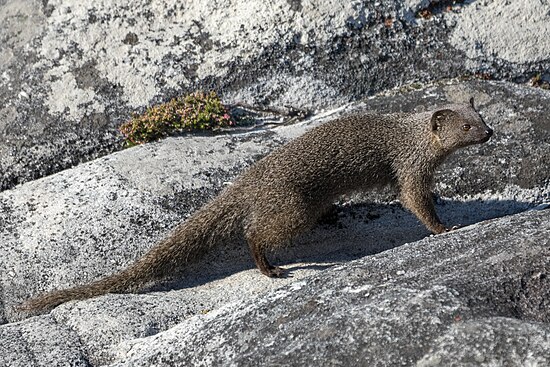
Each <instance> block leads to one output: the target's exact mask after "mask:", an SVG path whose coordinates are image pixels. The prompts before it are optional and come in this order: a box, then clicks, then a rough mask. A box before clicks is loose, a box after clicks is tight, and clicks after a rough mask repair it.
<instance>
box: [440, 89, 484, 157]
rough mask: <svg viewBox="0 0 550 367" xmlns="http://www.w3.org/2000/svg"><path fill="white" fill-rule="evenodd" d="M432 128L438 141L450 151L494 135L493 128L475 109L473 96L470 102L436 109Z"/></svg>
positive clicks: (479, 142)
mask: <svg viewBox="0 0 550 367" xmlns="http://www.w3.org/2000/svg"><path fill="white" fill-rule="evenodd" d="M431 128H432V132H433V134H434V135H435V138H436V141H437V142H438V143H439V144H440V145H441V146H442V147H443V148H444V149H445V150H450V151H453V150H456V149H458V148H461V147H465V146H468V145H472V144H481V143H485V142H486V141H488V140H489V139H490V138H491V136H492V135H493V130H492V129H491V128H489V127H488V126H487V125H486V124H485V121H483V119H482V118H481V116H480V115H479V113H478V112H477V111H476V110H475V109H474V101H473V98H472V99H470V104H464V105H449V106H446V107H444V108H442V109H439V110H436V111H435V112H434V113H433V114H432V117H431Z"/></svg>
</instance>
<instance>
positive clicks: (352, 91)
mask: <svg viewBox="0 0 550 367" xmlns="http://www.w3.org/2000/svg"><path fill="white" fill-rule="evenodd" d="M450 3H451V2H448V1H433V2H430V1H427V0H408V1H406V2H402V1H383V2H372V1H364V2H362V1H353V2H345V3H342V2H340V1H335V0H325V1H320V2H319V1H315V2H313V1H306V0H296V1H295V0H292V1H290V0H269V1H262V2H258V1H256V0H232V1H229V2H218V1H214V2H212V1H211V2H178V3H174V2H173V1H168V0H154V1H150V0H139V1H129V0H124V1H120V0H117V1H113V0H106V1H101V2H82V1H78V0H49V1H38V0H4V1H2V2H0V24H2V27H1V28H0V172H1V176H0V189H2V190H3V189H6V188H10V187H13V186H15V185H16V184H18V183H22V182H27V181H29V180H32V179H36V178H39V177H43V176H45V175H48V174H51V173H54V172H58V171H60V170H62V169H65V168H67V167H71V166H73V165H75V164H78V163H79V162H83V161H88V160H90V159H92V158H95V157H97V156H100V155H104V154H105V153H108V152H112V151H114V150H118V149H120V147H121V144H120V140H121V138H120V135H119V133H118V132H117V130H116V129H117V127H118V126H120V125H121V123H123V122H124V121H125V120H127V119H128V118H129V116H130V115H131V113H139V112H141V111H143V110H144V109H145V108H146V107H147V106H149V105H151V104H154V103H158V102H161V101H166V100H168V99H169V98H171V97H173V96H176V95H179V94H183V93H185V92H188V91H193V90H195V89H216V90H217V91H219V92H220V93H221V94H222V95H223V98H224V100H226V101H227V102H232V101H243V102H246V103H248V104H265V105H274V106H283V105H292V106H294V107H298V108H311V109H321V108H327V107H335V106H339V105H341V104H342V103H344V102H347V101H351V100H357V99H359V98H363V97H364V96H366V95H372V94H373V93H375V92H379V91H381V90H385V89H387V88H392V87H398V86H402V85H405V84H410V83H419V82H429V81H436V80H440V79H441V78H452V77H458V76H464V75H476V74H479V75H483V76H484V77H492V78H497V79H507V80H514V81H526V80H529V79H530V78H531V77H533V76H535V75H537V74H543V75H544V76H545V77H550V75H547V73H548V70H549V69H550V51H549V50H550V41H549V39H550V27H549V26H548V24H550V15H549V14H550V12H549V10H550V3H548V1H547V0H544V1H541V0H529V1H522V2H504V1H481V0H478V1H472V2H467V3H466V4H465V5H461V4H453V5H450ZM453 3H454V2H453ZM458 3H460V2H458ZM449 6H450V8H449ZM422 10H424V11H427V12H428V13H425V12H424V13H422V14H428V15H429V16H427V17H426V18H422V17H418V16H417V17H415V15H416V14H418V13H419V12H422ZM488 19H490V21H487V20H488Z"/></svg>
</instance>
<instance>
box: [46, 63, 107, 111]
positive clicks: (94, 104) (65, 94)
mask: <svg viewBox="0 0 550 367" xmlns="http://www.w3.org/2000/svg"><path fill="white" fill-rule="evenodd" d="M50 87H51V93H50V95H49V96H48V97H47V99H46V103H47V107H48V109H49V112H50V114H52V115H56V114H63V113H67V114H68V116H70V117H71V119H74V120H80V119H81V118H82V117H84V115H85V113H86V112H87V111H94V112H103V111H104V106H103V105H102V104H100V103H99V102H98V101H97V99H96V98H95V97H96V94H95V92H94V91H93V90H91V89H89V88H86V89H81V88H78V86H77V85H76V79H75V77H74V75H73V74H72V73H65V74H64V75H62V76H61V77H60V79H58V80H55V81H53V82H51V83H50Z"/></svg>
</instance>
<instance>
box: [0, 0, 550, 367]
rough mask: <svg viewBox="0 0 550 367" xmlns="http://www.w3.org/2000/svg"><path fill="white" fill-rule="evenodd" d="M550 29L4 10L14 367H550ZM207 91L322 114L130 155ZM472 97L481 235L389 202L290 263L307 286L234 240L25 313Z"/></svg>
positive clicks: (471, 188) (449, 4) (1, 272)
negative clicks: (206, 218) (296, 152)
mask: <svg viewBox="0 0 550 367" xmlns="http://www.w3.org/2000/svg"><path fill="white" fill-rule="evenodd" d="M549 24H550V3H549V2H548V1H546V0H544V1H543V0H529V1H522V2H510V1H487V0H472V1H446V0H440V1H428V0H407V1H395V0H389V1H377V2H372V1H351V2H339V1H333V0H324V1H316V2H312V1H306V0H300V1H294V0H292V1H290V0H269V1H263V2H260V1H254V0H231V1H223V2H221V1H209V2H206V1H184V2H173V1H167V0H137V1H132V2H130V1H113V0H105V1H101V2H79V1H76V0H47V1H37V0H0V191H1V192H0V367H2V366H10V367H11V366H13V367H18V366H67V365H70V366H150V365H156V366H173V365H198V366H200V365H204V366H217V365H222V366H223V365H227V366H229V365H231V366H249V365H274V366H309V365H326V366H338V365H342V366H352V365H365V366H394V365H395V366H409V365H417V366H500V365H502V366H547V365H549V364H550V326H549V325H550V315H549V311H548V310H549V309H550V307H549V306H550V304H549V299H550V281H549V279H550V278H549V273H550V262H549V259H550V256H549V255H550V242H549V241H550V240H549V237H548V233H550V210H549V209H548V207H549V205H550V114H549V113H548V111H549V107H550V91H549V90H547V89H544V86H545V85H546V84H545V83H547V82H548V81H549V80H550V79H549V78H550V75H549V74H548V70H550V27H549ZM535 76H536V77H537V79H536V80H537V83H534V82H532V81H531V80H532V78H533V77H535ZM196 89H214V90H216V91H218V92H219V93H220V94H221V96H222V99H223V100H224V101H225V102H231V103H232V102H243V103H245V104H248V105H253V106H271V107H273V108H288V107H289V106H290V107H294V108H301V109H307V110H311V111H312V112H313V113H312V114H311V116H309V117H308V118H307V119H305V120H303V121H300V122H298V123H296V124H291V125H284V126H278V127H276V128H261V129H255V130H252V131H244V132H243V131H242V130H240V131H237V130H235V131H231V132H225V133H222V134H217V135H213V134H205V133H203V134H196V135H193V136H180V137H172V138H168V139H165V140H163V141H159V142H155V143H150V144H145V145H143V146H138V147H133V148H129V149H124V150H121V146H122V144H121V137H120V135H119V133H118V132H117V127H118V126H119V125H120V124H121V123H122V122H124V121H125V120H126V119H128V117H129V116H130V115H131V113H139V112H142V111H144V110H145V109H146V108H147V106H150V105H152V104H154V103H158V102H163V101H166V100H168V99H170V98H171V97H174V96H177V95H180V94H183V93H186V92H190V91H194V90H196ZM470 97H474V100H475V105H476V107H477V109H478V110H479V112H480V114H481V115H482V117H483V119H484V120H485V121H486V122H487V124H488V125H489V126H490V127H491V128H493V129H494V131H495V135H494V136H493V137H492V138H491V140H490V141H488V142H487V143H484V144H481V145H476V146H471V147H468V148H466V149H463V150H460V151H459V152H457V153H455V154H453V155H452V156H451V157H449V159H448V160H447V161H446V162H445V163H444V164H443V165H442V166H441V168H440V169H439V170H438V172H437V175H436V183H435V196H436V210H437V212H438V214H439V215H440V217H441V218H442V220H443V221H444V222H445V223H446V224H448V225H449V226H453V225H460V226H462V227H463V228H461V229H459V230H456V231H452V232H450V233H446V234H443V235H438V236H430V235H429V233H428V231H427V230H426V229H425V228H424V227H423V226H422V225H421V224H420V223H419V222H418V221H417V219H416V218H415V217H414V216H413V215H412V214H410V213H409V212H407V211H405V210H403V209H402V207H401V205H400V204H399V202H398V201H397V200H396V199H397V198H396V196H395V193H393V192H391V191H389V190H388V189H382V190H380V191H376V192H369V193H363V194H358V195H354V196H350V197H345V198H342V199H341V201H340V202H338V203H336V204H337V205H335V209H334V211H333V212H332V213H331V215H330V216H327V217H326V218H324V220H323V221H322V223H319V225H318V226H317V227H316V228H314V229H313V230H312V231H310V232H308V233H305V234H303V235H301V236H299V237H298V238H296V239H294V240H293V241H292V243H291V244H289V247H288V248H285V249H281V250H279V251H276V252H273V253H271V254H269V258H270V260H272V262H273V263H275V264H277V265H282V266H283V267H284V268H285V269H287V271H288V274H289V276H287V277H285V278H281V279H270V278H267V277H265V276H263V275H261V274H260V273H259V272H258V271H257V270H256V269H255V268H254V264H253V261H252V259H251V257H250V254H249V251H248V249H247V246H246V245H245V244H244V242H243V241H242V240H241V239H235V240H233V241H228V243H226V244H225V245H224V246H220V247H219V248H217V249H214V250H213V251H212V252H210V253H208V254H206V255H205V257H204V258H203V259H202V260H200V261H199V262H198V263H196V264H193V265H191V266H189V267H188V268H186V269H182V270H181V271H180V272H179V273H177V274H174V275H173V277H172V278H170V279H166V280H165V281H162V282H158V283H155V284H150V285H149V286H148V288H146V289H144V290H143V291H142V292H140V293H138V294H108V295H105V296H101V297H97V298H94V299H89V300H84V301H78V302H76V301H73V302H67V303H65V304H62V305H60V306H58V307H56V308H55V309H53V310H52V311H50V312H46V313H44V314H36V315H34V314H26V313H23V312H20V311H19V310H17V308H16V307H17V305H19V304H20V303H21V302H22V301H24V300H25V299H27V298H29V297H31V296H34V295H38V294H40V293H43V292H47V291H51V290H54V289H60V288H66V287H70V286H74V285H77V284H85V283H88V282H90V281H92V280H94V279H97V278H99V277H102V276H105V275H107V274H112V273H114V272H116V271H119V270H121V269H123V268H124V267H126V266H127V265H128V264H131V263H133V262H134V261H135V260H136V259H137V258H139V257H140V256H141V255H142V254H144V253H145V252H146V251H147V250H148V249H150V248H151V247H152V246H153V245H154V244H156V243H157V242H158V241H159V240H160V239H162V238H163V237H164V236H166V235H167V234H168V233H169V232H170V230H171V229H172V228H173V227H174V226H176V225H177V224H178V223H179V222H181V221H182V220H185V218H187V217H188V216H189V215H191V214H192V213H193V212H194V211H196V210H197V209H198V208H199V207H201V206H202V205H203V204H204V203H205V202H207V201H208V200H209V199H210V198H212V197H214V196H215V195H216V194H217V193H218V192H219V191H220V190H222V189H223V187H225V186H227V185H230V184H231V182H232V181H233V180H234V178H235V177H236V176H237V175H238V174H239V173H240V172H241V171H242V170H243V169H245V168H246V167H248V166H250V165H251V164H253V162H255V161H256V160H258V159H260V158H261V157H263V156H265V155H266V154H268V153H269V152H270V151H272V150H273V149H276V148H277V147H279V146H281V145H282V144H284V143H285V142H287V141H288V140H290V139H292V138H294V137H296V136H298V135H300V134H303V133H304V132H305V131H307V130H308V129H310V128H312V127H314V126H317V125H319V124H322V123H326V122H328V121H330V120H331V119H333V118H336V117H338V116H341V115H343V114H349V113H361V112H362V111H365V110H376V111H380V112H398V111H424V110H426V109H431V108H433V107H434V106H437V105H443V104H446V103H449V102H451V103H465V102H467V101H468V100H469V99H470ZM274 118H276V117H274Z"/></svg>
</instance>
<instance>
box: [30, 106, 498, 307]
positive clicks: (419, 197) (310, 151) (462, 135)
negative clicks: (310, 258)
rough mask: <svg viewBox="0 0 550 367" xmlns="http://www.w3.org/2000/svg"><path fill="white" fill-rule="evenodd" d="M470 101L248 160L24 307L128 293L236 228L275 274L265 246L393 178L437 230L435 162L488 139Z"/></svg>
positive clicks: (345, 124)
mask: <svg viewBox="0 0 550 367" xmlns="http://www.w3.org/2000/svg"><path fill="white" fill-rule="evenodd" d="M492 134H493V131H492V130H491V129H490V128H489V127H487V125H486V124H485V123H484V121H483V119H482V118H481V116H480V115H479V114H478V113H477V112H476V111H475V109H474V107H473V101H470V104H460V105H456V104H453V105H447V106H444V107H442V108H438V109H435V110H432V111H428V112H422V113H408V114H406V113H401V114H388V115H381V114H373V113H365V114H355V115H350V116H346V117H341V118H338V119H336V120H333V121H330V122H327V123H325V124H322V125H320V126H318V127H315V128H313V129H311V130H310V131H308V132H306V133H305V134H303V135H302V136H299V137H297V138H296V139H294V140H292V141H290V142H289V143H287V144H285V145H283V146H282V147H280V148H278V149H276V150H275V151H273V152H272V153H271V154H269V155H267V156H266V157H264V158H263V159H261V160H259V161H258V162H256V163H255V164H253V165H252V166H250V167H249V168H248V169H247V170H246V171H245V172H244V173H243V174H242V175H241V176H240V177H238V178H237V179H236V180H235V182H234V183H233V184H232V185H230V186H228V187H227V188H226V189H225V190H224V191H222V192H221V193H220V195H219V196H217V197H216V198H214V199H213V200H212V201H210V202H209V203H208V204H206V205H205V206H203V207H202V208H201V209H199V210H198V211H197V212H196V213H195V214H194V215H192V216H191V217H190V218H188V219H187V220H186V221H184V222H183V223H181V224H179V225H178V226H177V227H176V228H175V229H174V231H173V232H172V233H171V234H170V235H169V236H168V237H167V238H166V239H164V240H163V241H161V242H160V243H159V244H157V245H156V246H154V247H153V248H152V249H151V250H150V251H149V252H148V253H146V254H145V255H144V256H143V257H141V258H140V259H138V260H137V261H136V262H135V263H134V264H132V265H130V266H129V267H127V268H126V269H125V270H122V271H121V272H119V273H115V274H114V275H111V276H107V277H105V278H103V279H99V280H97V281H94V282H92V283H90V284H88V285H83V286H77V287H74V288H69V289H65V290H59V291H54V292H51V293H46V294H44V295H42V296H39V297H37V298H34V299H30V300H28V301H27V302H26V303H24V304H23V305H22V306H21V308H22V309H24V310H40V309H48V308H52V307H54V306H56V305H58V304H60V303H63V302H65V301H68V300H73V299H84V298H89V297H94V296H98V295H101V294H105V293H117V292H130V291H134V290H137V289H139V288H140V287H142V286H143V285H144V284H145V283H147V282H149V281H151V280H156V279H160V278H163V277H165V276H167V275H169V274H170V273H171V272H173V271H174V270H175V269H176V268H179V267H181V266H182V265H185V264H187V263H189V262H190V261H193V260H195V259H197V258H198V257H200V256H201V255H202V254H204V253H205V252H206V251H208V250H209V249H210V248H211V247H213V246H215V245H217V244H219V243H221V242H223V241H227V240H228V239H230V238H231V237H232V236H233V235H235V234H237V233H240V234H241V235H244V238H245V239H246V242H247V243H248V246H249V248H250V251H251V253H252V257H253V258H254V261H255V263H256V266H257V267H258V269H259V270H260V271H261V272H262V273H263V274H265V275H267V276H269V277H280V276H282V275H283V270H282V269H281V268H279V267H276V266H273V265H271V264H270V263H269V262H268V260H267V258H266V250H269V249H273V248H276V247H278V246H281V245H282V244H285V243H286V242H287V241H289V240H290V239H291V238H292V237H294V236H295V235H297V234H298V233H300V232H303V231H305V230H306V229H308V228H310V227H312V226H313V225H314V224H315V223H316V222H317V220H318V219H319V218H320V217H321V216H322V215H323V214H324V213H325V212H327V210H329V208H330V207H331V205H332V204H333V203H334V202H335V201H336V200H337V199H338V197H340V196H341V195H344V194H348V193H350V192H354V191H359V190H367V189H369V188H373V187H375V186H383V185H388V184H390V185H392V186H394V187H396V188H397V190H398V191H399V194H400V201H401V203H402V205H403V206H404V207H405V208H408V209H409V210H410V211H411V212H412V213H414V214H415V215H416V216H417V217H418V219H419V220H420V221H421V222H422V223H423V224H424V225H425V226H426V227H427V228H428V229H429V230H430V231H431V232H433V233H436V234H437V233H442V232H445V231H447V230H448V229H447V228H446V227H445V226H444V225H443V224H442V223H441V221H440V220H439V218H438V216H437V214H436V212H435V209H434V204H433V201H432V192H431V186H432V181H433V174H434V170H435V169H436V167H437V166H438V165H439V164H440V163H442V161H443V160H444V159H445V157H447V156H448V155H449V154H451V153H452V152H453V151H455V150H457V149H458V148H461V147H465V146H468V145H471V144H478V143H483V142H486V141H487V140H489V138H490V137H491V135H492Z"/></svg>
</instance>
